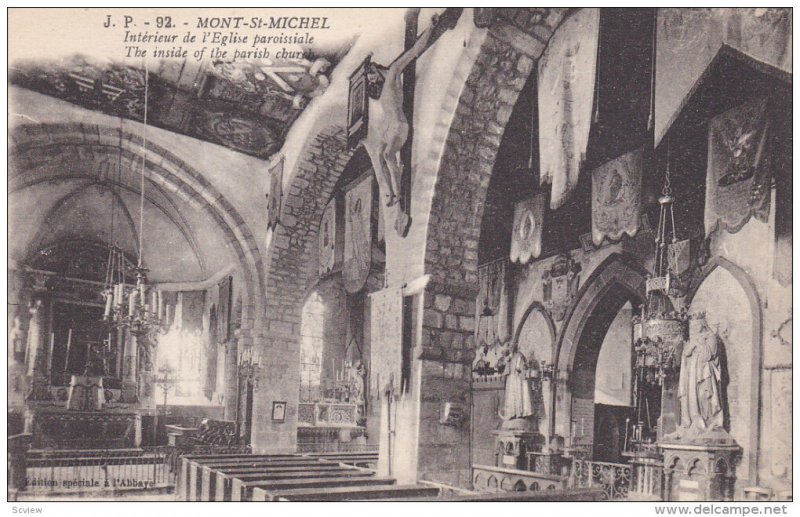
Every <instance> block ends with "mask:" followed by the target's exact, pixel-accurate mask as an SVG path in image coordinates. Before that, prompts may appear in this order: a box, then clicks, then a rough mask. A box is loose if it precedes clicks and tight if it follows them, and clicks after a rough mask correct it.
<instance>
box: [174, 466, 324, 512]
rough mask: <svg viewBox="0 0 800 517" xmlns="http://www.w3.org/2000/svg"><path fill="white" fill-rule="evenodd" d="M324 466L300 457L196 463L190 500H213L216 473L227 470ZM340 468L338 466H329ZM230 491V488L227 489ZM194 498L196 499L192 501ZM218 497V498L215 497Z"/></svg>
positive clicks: (190, 477)
mask: <svg viewBox="0 0 800 517" xmlns="http://www.w3.org/2000/svg"><path fill="white" fill-rule="evenodd" d="M320 464H322V462H320V461H319V460H315V459H314V458H302V457H299V456H293V457H280V458H274V457H268V458H258V459H252V458H236V459H231V460H220V461H215V460H204V461H202V462H194V463H190V464H189V486H190V487H195V494H194V495H193V494H192V493H191V492H190V493H189V500H190V501H194V500H198V499H199V500H207V499H205V498H206V497H208V498H209V499H210V498H211V494H212V493H214V494H216V488H215V487H214V488H212V485H216V482H217V480H216V477H217V476H216V471H218V470H219V469H225V468H253V469H255V471H256V472H261V471H264V470H267V469H271V468H273V467H274V468H295V469H301V470H302V469H312V468H315V467H317V466H318V465H320ZM328 465H333V466H335V467H336V466H339V465H338V464H328ZM225 490H226V491H229V488H226V489H225ZM192 497H194V498H195V499H192ZM214 497H216V496H214Z"/></svg>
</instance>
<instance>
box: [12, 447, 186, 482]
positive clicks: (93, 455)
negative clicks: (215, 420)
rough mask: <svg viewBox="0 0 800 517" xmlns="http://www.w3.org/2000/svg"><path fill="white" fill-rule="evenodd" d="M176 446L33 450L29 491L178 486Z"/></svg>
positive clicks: (28, 477) (27, 471) (31, 452)
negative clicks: (176, 483) (176, 477)
mask: <svg viewBox="0 0 800 517" xmlns="http://www.w3.org/2000/svg"><path fill="white" fill-rule="evenodd" d="M175 453H176V451H175V448H174V447H146V448H141V449H116V450H114V449H107V450H92V451H59V450H53V451H50V450H39V451H30V453H29V454H28V458H27V461H26V463H27V467H26V479H25V488H24V490H25V491H29V492H76V491H80V492H83V491H103V490H106V491H113V490H120V489H156V488H166V487H170V486H174V484H175V475H176V473H177V469H176V468H174V466H175V465H176V458H175Z"/></svg>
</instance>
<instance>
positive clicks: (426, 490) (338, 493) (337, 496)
mask: <svg viewBox="0 0 800 517" xmlns="http://www.w3.org/2000/svg"><path fill="white" fill-rule="evenodd" d="M438 493H439V489H438V488H436V487H432V486H430V485H399V486H396V485H395V486H392V485H389V486H356V487H337V488H330V487H325V488H295V489H289V490H281V491H276V492H271V493H270V492H267V490H266V489H263V488H255V489H253V498H252V500H253V501H365V500H376V499H397V500H414V499H417V498H432V497H436V495H437V494H438Z"/></svg>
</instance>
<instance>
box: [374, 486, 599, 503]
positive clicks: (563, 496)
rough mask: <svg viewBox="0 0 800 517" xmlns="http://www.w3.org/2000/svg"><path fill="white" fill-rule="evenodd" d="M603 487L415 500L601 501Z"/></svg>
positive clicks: (398, 499) (481, 493)
mask: <svg viewBox="0 0 800 517" xmlns="http://www.w3.org/2000/svg"><path fill="white" fill-rule="evenodd" d="M602 497H603V489H602V488H575V489H567V490H540V491H538V492H532V491H526V492H477V493H475V494H469V495H444V496H438V497H421V498H417V499H414V500H415V501H437V502H439V501H448V502H467V501H482V502H491V501H496V502H513V501H551V502H553V501H556V502H561V501H601V500H602ZM379 500H380V501H402V500H406V501H407V500H408V499H401V498H388V499H379Z"/></svg>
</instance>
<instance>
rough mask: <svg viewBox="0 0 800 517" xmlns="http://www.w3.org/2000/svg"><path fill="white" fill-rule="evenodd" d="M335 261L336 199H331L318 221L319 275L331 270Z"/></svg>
mask: <svg viewBox="0 0 800 517" xmlns="http://www.w3.org/2000/svg"><path fill="white" fill-rule="evenodd" d="M335 263H336V199H331V201H330V202H329V203H328V206H326V207H325V211H324V212H323V213H322V220H321V221H320V223H319V276H324V275H327V274H328V273H330V272H331V271H333V266H334V265H335Z"/></svg>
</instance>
